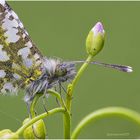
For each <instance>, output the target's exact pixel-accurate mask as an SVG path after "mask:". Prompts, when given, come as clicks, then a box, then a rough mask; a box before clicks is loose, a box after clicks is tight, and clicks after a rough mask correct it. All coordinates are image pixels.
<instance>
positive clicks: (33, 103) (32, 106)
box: [30, 93, 42, 118]
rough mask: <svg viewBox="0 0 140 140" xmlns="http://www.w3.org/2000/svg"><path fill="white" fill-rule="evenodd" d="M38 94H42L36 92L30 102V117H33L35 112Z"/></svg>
mask: <svg viewBox="0 0 140 140" xmlns="http://www.w3.org/2000/svg"><path fill="white" fill-rule="evenodd" d="M40 96H42V94H41V93H39V94H36V96H35V97H34V99H33V101H32V103H31V107H30V112H31V116H30V117H31V118H34V117H35V116H36V114H35V106H36V104H37V101H38V99H39V98H40Z"/></svg>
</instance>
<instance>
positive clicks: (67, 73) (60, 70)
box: [25, 58, 76, 102]
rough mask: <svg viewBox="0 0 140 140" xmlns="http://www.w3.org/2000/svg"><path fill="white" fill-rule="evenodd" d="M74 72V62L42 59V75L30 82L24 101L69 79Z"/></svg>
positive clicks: (72, 76)
mask: <svg viewBox="0 0 140 140" xmlns="http://www.w3.org/2000/svg"><path fill="white" fill-rule="evenodd" d="M75 74H76V70H75V64H74V63H72V62H63V61H61V60H60V59H48V58H44V59H43V66H42V75H41V76H40V77H39V78H38V79H37V80H33V81H32V82H30V84H29V86H28V87H27V89H26V92H27V93H26V96H25V101H26V102H29V101H32V99H33V98H34V96H35V95H36V94H37V93H39V94H40V93H41V94H42V93H43V94H47V90H48V89H50V88H53V87H55V86H57V85H58V84H60V83H63V82H66V81H68V82H69V81H71V80H72V79H73V78H74V76H75Z"/></svg>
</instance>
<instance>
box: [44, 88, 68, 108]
mask: <svg viewBox="0 0 140 140" xmlns="http://www.w3.org/2000/svg"><path fill="white" fill-rule="evenodd" d="M47 93H48V94H51V95H53V96H55V97H56V98H57V99H58V100H59V102H60V104H61V106H63V107H64V106H65V105H64V102H63V100H62V98H61V96H60V94H59V93H58V92H56V91H54V90H52V89H49V90H47Z"/></svg>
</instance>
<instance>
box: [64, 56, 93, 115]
mask: <svg viewBox="0 0 140 140" xmlns="http://www.w3.org/2000/svg"><path fill="white" fill-rule="evenodd" d="M92 58H93V56H92V55H89V56H88V58H87V59H86V61H85V63H84V64H83V65H82V66H81V68H80V69H79V71H78V72H77V74H76V76H75V78H74V80H73V81H72V83H71V84H70V85H69V86H68V91H67V92H68V94H67V99H66V105H67V109H68V110H69V112H70V111H71V100H72V94H73V89H74V87H75V86H76V83H77V81H78V80H79V78H80V77H81V75H82V74H83V72H84V71H85V69H86V68H87V66H88V65H89V63H88V62H91V60H92Z"/></svg>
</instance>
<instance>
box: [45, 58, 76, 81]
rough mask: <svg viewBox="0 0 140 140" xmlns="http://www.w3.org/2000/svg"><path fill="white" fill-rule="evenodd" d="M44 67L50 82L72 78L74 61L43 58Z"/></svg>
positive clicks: (74, 71)
mask: <svg viewBox="0 0 140 140" xmlns="http://www.w3.org/2000/svg"><path fill="white" fill-rule="evenodd" d="M44 68H45V73H46V74H47V75H48V80H49V82H50V83H52V82H65V81H68V80H72V79H73V78H74V76H75V74H76V70H75V63H72V62H64V61H62V60H60V59H51V58H50V59H48V58H45V59H44Z"/></svg>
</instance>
